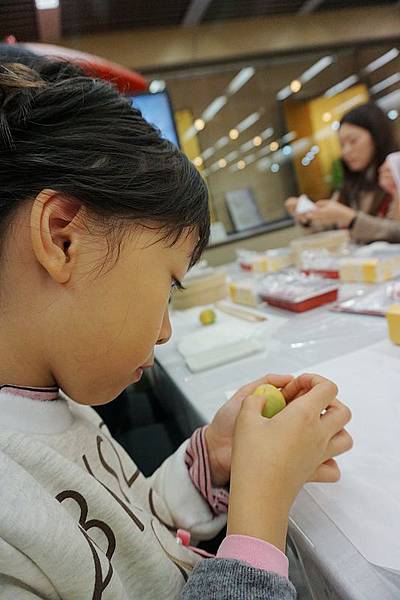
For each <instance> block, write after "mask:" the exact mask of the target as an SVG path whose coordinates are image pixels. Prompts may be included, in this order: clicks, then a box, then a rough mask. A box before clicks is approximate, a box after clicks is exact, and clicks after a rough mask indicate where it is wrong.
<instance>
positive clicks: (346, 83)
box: [324, 75, 358, 98]
mask: <svg viewBox="0 0 400 600" xmlns="http://www.w3.org/2000/svg"><path fill="white" fill-rule="evenodd" d="M357 81H358V76H357V75H350V77H346V79H343V81H339V83H336V85H333V86H332V87H330V88H329V89H328V90H326V92H325V93H324V96H327V97H328V98H331V97H332V96H336V94H339V92H343V91H344V90H347V88H349V87H351V86H352V85H354V84H355V83H357Z"/></svg>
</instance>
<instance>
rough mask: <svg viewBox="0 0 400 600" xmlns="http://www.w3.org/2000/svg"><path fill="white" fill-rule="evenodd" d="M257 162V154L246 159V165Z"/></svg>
mask: <svg viewBox="0 0 400 600" xmlns="http://www.w3.org/2000/svg"><path fill="white" fill-rule="evenodd" d="M255 160H256V155H255V154H249V155H248V156H246V158H245V159H244V162H245V163H246V165H251V163H253V162H254V161H255Z"/></svg>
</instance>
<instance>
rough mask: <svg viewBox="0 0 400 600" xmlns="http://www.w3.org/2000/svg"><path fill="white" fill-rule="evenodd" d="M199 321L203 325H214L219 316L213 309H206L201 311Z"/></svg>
mask: <svg viewBox="0 0 400 600" xmlns="http://www.w3.org/2000/svg"><path fill="white" fill-rule="evenodd" d="M199 319H200V323H201V324H202V325H212V324H213V323H215V321H216V320H217V315H216V314H215V311H213V309H212V308H206V309H205V310H202V311H201V313H200V315H199Z"/></svg>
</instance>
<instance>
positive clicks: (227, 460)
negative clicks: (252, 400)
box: [205, 375, 293, 486]
mask: <svg viewBox="0 0 400 600" xmlns="http://www.w3.org/2000/svg"><path fill="white" fill-rule="evenodd" d="M292 380H293V377H292V376H291V375H266V376H265V377H262V378H261V379H257V381H253V382H252V383H249V384H248V385H245V386H243V387H241V388H240V389H239V390H238V391H237V392H236V394H234V395H233V396H232V398H230V399H229V400H228V401H227V402H226V403H225V404H224V405H223V406H222V407H221V408H220V409H219V411H218V412H217V414H216V415H215V417H214V418H213V420H212V422H211V423H210V425H209V426H208V427H207V429H206V433H205V437H206V442H207V450H208V456H209V462H210V469H211V478H212V482H213V484H214V485H215V486H224V485H226V484H227V483H228V481H229V479H230V472H231V457H232V444H233V435H234V431H235V424H236V419H237V416H238V414H239V412H240V409H241V407H242V402H243V400H244V399H245V398H247V397H248V396H250V395H251V394H252V393H253V392H254V391H255V389H256V388H257V387H258V386H259V385H261V384H262V383H271V384H272V385H274V386H275V387H278V388H284V387H285V386H286V385H288V383H290V381H292Z"/></svg>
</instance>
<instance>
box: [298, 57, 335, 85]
mask: <svg viewBox="0 0 400 600" xmlns="http://www.w3.org/2000/svg"><path fill="white" fill-rule="evenodd" d="M333 61H334V58H333V56H324V57H323V58H320V59H319V60H318V61H317V62H316V63H314V64H313V65H312V66H311V67H310V68H309V69H307V70H306V71H304V73H302V74H301V75H300V81H301V82H302V83H306V82H307V81H310V79H313V78H314V77H316V76H317V75H318V74H319V73H321V71H323V70H324V69H326V68H327V67H329V66H330V65H331V64H332V63H333Z"/></svg>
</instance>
